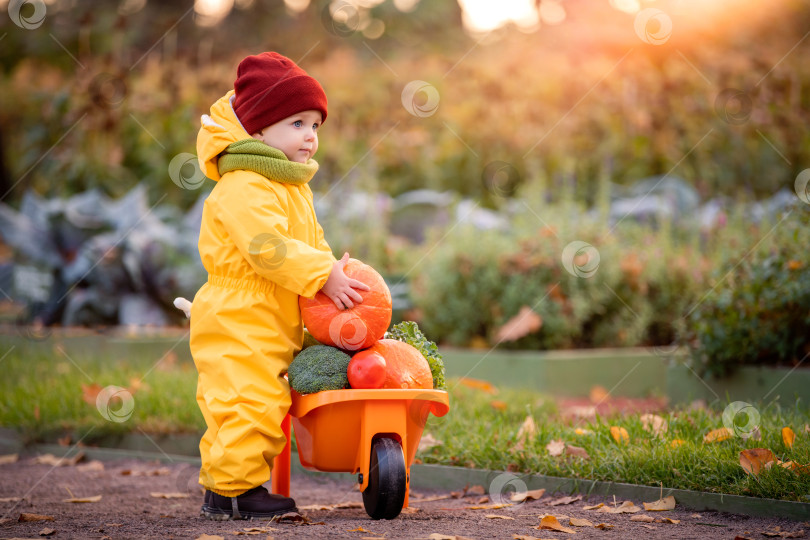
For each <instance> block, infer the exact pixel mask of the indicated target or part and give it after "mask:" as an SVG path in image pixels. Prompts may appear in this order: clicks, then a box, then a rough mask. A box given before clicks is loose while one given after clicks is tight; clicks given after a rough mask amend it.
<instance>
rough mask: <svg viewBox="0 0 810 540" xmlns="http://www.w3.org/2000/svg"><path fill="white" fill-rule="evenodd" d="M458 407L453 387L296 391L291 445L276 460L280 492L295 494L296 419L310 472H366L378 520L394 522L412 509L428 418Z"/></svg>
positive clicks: (370, 505)
mask: <svg viewBox="0 0 810 540" xmlns="http://www.w3.org/2000/svg"><path fill="white" fill-rule="evenodd" d="M449 410H450V405H449V399H448V395H447V392H445V391H443V390H424V389H378V390H350V389H347V390H326V391H323V392H318V393H316V394H307V395H301V394H298V393H297V392H295V391H292V406H291V407H290V411H289V414H288V415H287V417H286V418H285V419H284V423H283V426H282V427H283V429H284V434H285V436H286V437H287V445H286V446H285V447H284V450H283V451H282V453H281V454H280V455H279V456H277V457H276V458H275V460H274V462H273V474H272V489H273V492H274V493H279V494H281V495H285V496H289V492H290V417H292V424H293V427H294V430H295V440H296V443H297V446H298V458H299V460H300V461H301V465H303V466H304V467H305V468H306V469H309V470H315V471H321V472H348V473H356V474H358V477H357V483H358V484H359V488H360V491H361V492H362V493H363V506H365V509H366V512H367V513H368V515H369V516H371V517H372V518H373V519H394V518H395V517H397V516H398V515H399V513H400V512H401V511H402V509H403V508H407V506H408V491H409V489H408V486H409V483H410V470H411V464H412V463H413V460H414V456H415V455H416V448H417V446H418V445H419V439H420V438H421V437H422V430H423V429H424V427H425V422H427V418H428V415H429V414H430V413H433V414H434V415H436V416H444V415H445V414H447V411H449Z"/></svg>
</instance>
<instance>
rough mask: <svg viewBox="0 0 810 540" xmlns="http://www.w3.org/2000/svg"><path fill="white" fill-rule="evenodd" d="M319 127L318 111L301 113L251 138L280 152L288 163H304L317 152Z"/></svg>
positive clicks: (319, 114)
mask: <svg viewBox="0 0 810 540" xmlns="http://www.w3.org/2000/svg"><path fill="white" fill-rule="evenodd" d="M319 127H321V113H320V111H314V110H310V111H302V112H300V113H295V114H294V115H292V116H288V117H287V118H285V119H284V120H279V121H278V122H276V123H275V124H273V125H271V126H267V127H266V128H264V129H263V130H261V131H260V132H258V133H254V134H253V138H254V139H259V140H260V141H262V142H263V143H265V144H266V145H267V146H272V147H273V148H277V149H279V150H281V151H282V152H284V155H285V156H287V159H289V160H290V161H297V162H298V163H306V162H307V161H308V160H309V159H310V158H311V157H312V156H314V155H315V152H317V151H318V128H319Z"/></svg>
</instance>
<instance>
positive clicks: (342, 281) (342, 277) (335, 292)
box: [321, 253, 371, 309]
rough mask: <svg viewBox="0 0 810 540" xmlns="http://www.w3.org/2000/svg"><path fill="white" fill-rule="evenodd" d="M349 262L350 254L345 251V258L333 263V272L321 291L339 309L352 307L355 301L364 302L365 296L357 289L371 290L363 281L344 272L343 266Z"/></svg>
mask: <svg viewBox="0 0 810 540" xmlns="http://www.w3.org/2000/svg"><path fill="white" fill-rule="evenodd" d="M348 262H349V254H348V253H344V254H343V258H342V259H340V260H339V261H336V262H335V264H333V265H332V272H330V273H329V278H328V279H327V280H326V283H324V285H323V288H321V292H322V293H323V294H325V295H326V296H328V297H329V299H330V300H331V301H332V302H334V303H335V306H337V308H338V309H351V308H353V307H354V302H356V303H358V304H360V303H362V302H363V297H362V296H360V293H359V292H357V291H355V289H359V290H361V291H369V290H371V288H370V287H369V286H368V285H366V284H365V283H363V282H362V281H357V280H356V279H352V278H350V277H349V276H347V275H346V274H345V273H344V272H343V268H344V267H345V266H346V264H347V263H348ZM352 301H354V302H352Z"/></svg>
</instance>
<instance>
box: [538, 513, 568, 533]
mask: <svg viewBox="0 0 810 540" xmlns="http://www.w3.org/2000/svg"><path fill="white" fill-rule="evenodd" d="M535 528H536V529H547V530H551V531H560V532H564V533H568V534H576V531H574V530H573V529H568V528H566V527H563V526H562V525H560V522H559V521H557V518H555V517H554V516H546V517H544V518H543V519H541V520H540V525H538V526H537V527H535Z"/></svg>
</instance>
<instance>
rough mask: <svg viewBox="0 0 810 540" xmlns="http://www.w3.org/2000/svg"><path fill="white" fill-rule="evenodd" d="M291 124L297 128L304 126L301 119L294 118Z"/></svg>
mask: <svg viewBox="0 0 810 540" xmlns="http://www.w3.org/2000/svg"><path fill="white" fill-rule="evenodd" d="M293 125H294V126H295V127H297V128H300V127H304V123H303V122H302V121H301V120H296V121H295V122H293Z"/></svg>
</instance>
